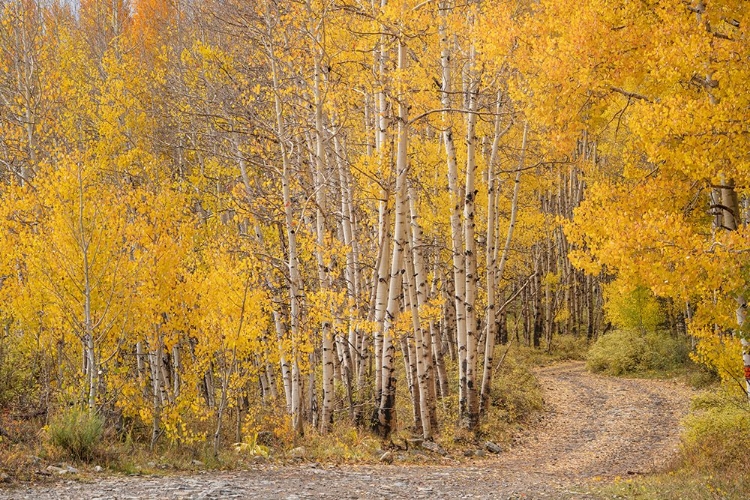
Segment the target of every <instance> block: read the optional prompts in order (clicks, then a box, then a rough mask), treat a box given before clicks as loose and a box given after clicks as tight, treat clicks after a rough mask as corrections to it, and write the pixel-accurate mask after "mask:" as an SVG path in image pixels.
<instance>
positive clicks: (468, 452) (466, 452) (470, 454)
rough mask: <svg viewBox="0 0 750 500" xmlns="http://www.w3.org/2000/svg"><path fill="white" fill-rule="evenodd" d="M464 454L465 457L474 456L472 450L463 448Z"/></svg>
mask: <svg viewBox="0 0 750 500" xmlns="http://www.w3.org/2000/svg"><path fill="white" fill-rule="evenodd" d="M464 456H465V457H473V456H474V450H464Z"/></svg>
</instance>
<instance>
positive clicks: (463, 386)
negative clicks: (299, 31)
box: [439, 1, 468, 419]
mask: <svg viewBox="0 0 750 500" xmlns="http://www.w3.org/2000/svg"><path fill="white" fill-rule="evenodd" d="M448 9H449V6H448V2H447V1H444V2H443V3H442V5H441V9H440V12H441V18H440V27H439V31H440V39H441V44H442V50H441V55H440V63H441V66H442V73H443V75H442V79H443V81H442V88H441V94H440V101H441V104H442V106H443V108H444V109H446V110H447V109H450V108H451V67H450V58H451V53H450V43H449V40H448V27H447V24H448V22H447V16H448ZM442 121H443V123H442V126H443V142H444V144H445V154H446V161H447V163H448V191H449V195H450V200H451V201H450V203H451V250H452V252H453V288H454V296H453V301H454V303H455V310H456V316H455V321H456V344H457V350H458V366H459V374H460V375H459V384H458V407H459V415H460V418H462V419H463V418H464V417H465V416H466V414H467V410H468V406H467V403H468V385H467V382H468V380H467V378H466V371H467V356H466V354H467V352H466V350H467V345H466V342H467V338H466V328H467V327H466V307H465V304H466V302H465V300H464V299H465V297H466V275H465V273H466V267H465V262H464V245H463V234H462V231H461V208H462V207H461V202H462V199H463V195H462V193H461V191H460V189H459V186H458V165H457V162H456V148H455V145H454V142H453V127H452V125H451V120H450V114H449V112H448V111H444V112H443V113H442Z"/></svg>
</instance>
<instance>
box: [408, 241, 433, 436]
mask: <svg viewBox="0 0 750 500" xmlns="http://www.w3.org/2000/svg"><path fill="white" fill-rule="evenodd" d="M412 238H413V235H412ZM404 239H405V240H408V235H407V234H404ZM410 246H411V248H410V249H409V250H407V251H405V252H404V270H405V273H404V281H405V284H406V293H405V299H406V301H407V302H408V306H409V312H410V313H411V321H412V331H413V332H414V355H415V360H414V361H415V362H416V367H414V371H415V375H416V382H417V389H418V394H415V396H417V397H415V398H414V399H415V402H416V399H417V398H418V399H419V401H418V403H419V405H418V408H419V419H420V422H421V425H420V427H421V430H422V436H423V437H424V439H425V440H430V439H432V432H433V431H432V421H433V419H432V418H431V414H430V413H431V412H430V406H431V405H434V403H433V402H431V401H430V399H433V400H434V397H435V395H434V390H435V386H434V383H433V380H432V377H431V375H432V374H431V373H430V372H431V370H430V365H431V357H432V352H431V349H429V347H428V344H426V342H425V339H426V338H427V336H426V335H425V332H424V330H423V329H422V325H421V321H420V318H419V306H420V303H419V299H418V298H417V296H418V293H417V285H416V282H417V281H418V280H419V279H421V277H420V276H419V273H418V272H417V271H416V270H415V265H414V257H413V255H414V250H415V244H414V240H413V239H412V241H411V245H410ZM416 250H419V249H418V248H416Z"/></svg>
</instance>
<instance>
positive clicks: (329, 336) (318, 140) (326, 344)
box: [307, 2, 334, 434]
mask: <svg viewBox="0 0 750 500" xmlns="http://www.w3.org/2000/svg"><path fill="white" fill-rule="evenodd" d="M307 11H308V15H309V16H310V17H311V19H312V17H313V15H314V12H313V8H312V6H311V5H310V3H309V2H308V3H307ZM322 22H323V21H322V20H321V21H320V23H321V24H319V25H318V26H316V28H315V30H314V33H312V34H311V38H312V45H313V51H314V56H313V104H314V107H315V113H314V114H315V154H314V160H315V204H316V210H315V233H316V242H317V246H316V249H315V259H316V261H317V264H318V283H319V287H320V290H321V291H323V292H325V291H327V290H330V289H331V282H330V276H329V266H328V265H326V262H325V257H324V256H323V249H324V248H325V246H326V242H325V233H326V221H325V214H324V213H323V209H324V207H325V205H326V195H325V193H326V192H325V175H326V168H327V165H326V152H325V145H324V143H323V136H324V133H325V132H324V129H323V96H322V82H321V79H322V75H321V73H322V70H321V58H322V54H321V53H320V46H321V39H320V29H321V25H322ZM320 335H321V337H322V346H321V349H322V356H321V357H322V359H321V362H322V364H323V383H322V390H323V404H322V408H321V415H320V433H321V434H326V433H328V430H329V427H330V424H331V423H332V421H333V387H334V360H333V357H334V355H333V331H332V325H331V322H330V321H329V320H328V319H324V320H323V321H322V323H321V325H320Z"/></svg>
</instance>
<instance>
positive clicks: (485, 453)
mask: <svg viewBox="0 0 750 500" xmlns="http://www.w3.org/2000/svg"><path fill="white" fill-rule="evenodd" d="M474 455H476V456H478V457H480V458H481V457H486V456H487V452H485V451H484V450H476V451H475V452H474Z"/></svg>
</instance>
